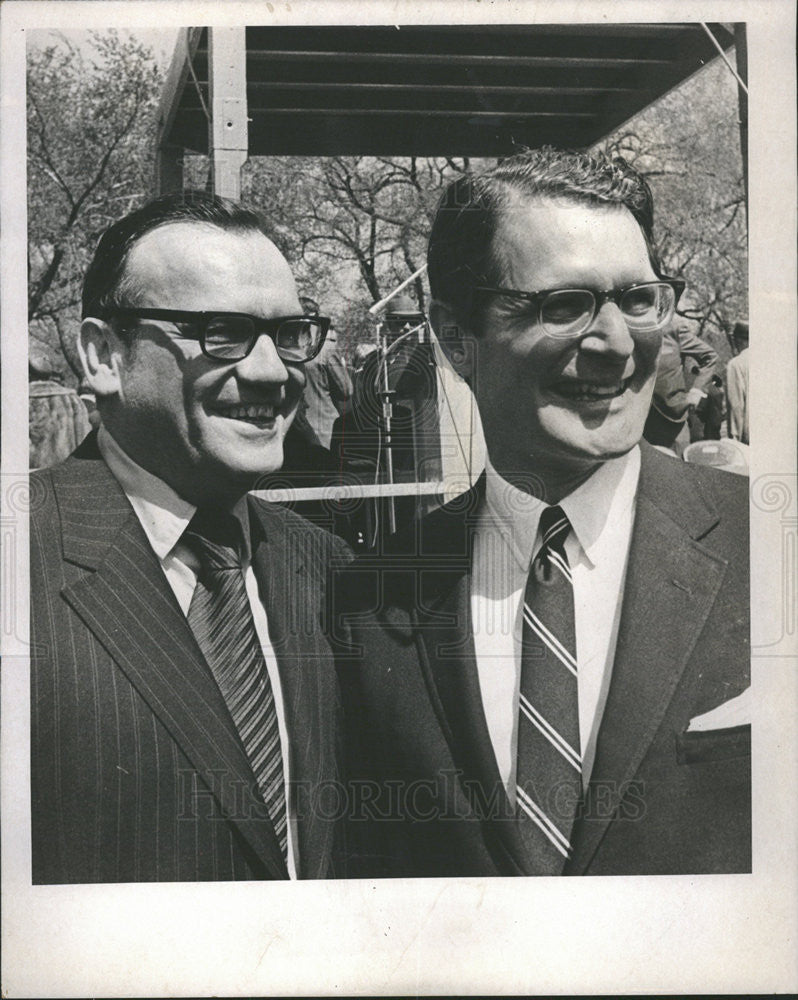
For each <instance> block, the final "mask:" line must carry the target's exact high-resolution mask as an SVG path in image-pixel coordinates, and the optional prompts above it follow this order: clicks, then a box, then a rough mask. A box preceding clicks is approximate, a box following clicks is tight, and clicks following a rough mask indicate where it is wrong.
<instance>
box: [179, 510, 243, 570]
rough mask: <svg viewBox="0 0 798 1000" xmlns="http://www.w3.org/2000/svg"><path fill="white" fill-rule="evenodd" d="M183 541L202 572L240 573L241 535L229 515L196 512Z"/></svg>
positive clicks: (217, 512) (232, 517)
mask: <svg viewBox="0 0 798 1000" xmlns="http://www.w3.org/2000/svg"><path fill="white" fill-rule="evenodd" d="M183 540H184V542H185V544H186V545H187V546H188V547H189V548H190V549H191V551H192V552H193V553H194V554H195V555H196V557H197V558H198V559H199V561H200V566H201V567H202V568H203V569H204V570H208V571H212V570H230V569H238V570H240V569H241V550H242V547H243V534H242V531H241V525H240V524H239V522H238V519H237V518H236V517H234V516H233V515H232V514H231V513H230V512H229V511H226V510H219V509H217V508H211V507H204V508H203V507H200V508H198V510H197V512H196V513H195V514H194V516H193V517H192V519H191V521H190V523H189V525H188V527H187V528H186V530H185V532H184V533H183Z"/></svg>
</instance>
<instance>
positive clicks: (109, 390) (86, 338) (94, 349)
mask: <svg viewBox="0 0 798 1000" xmlns="http://www.w3.org/2000/svg"><path fill="white" fill-rule="evenodd" d="M77 346H78V355H79V356H80V363H81V365H82V366H83V374H84V376H85V379H86V382H87V383H88V384H89V386H90V387H91V389H92V391H93V392H94V394H95V396H96V397H97V398H98V399H100V398H101V397H102V398H106V397H108V396H116V395H118V394H119V391H120V388H121V380H120V368H119V357H120V350H119V340H118V338H117V336H116V334H115V333H114V331H113V330H112V329H111V327H110V326H109V325H108V324H107V323H105V322H104V321H103V320H101V319H84V320H83V322H82V323H81V325H80V333H79V334H78V345H77Z"/></svg>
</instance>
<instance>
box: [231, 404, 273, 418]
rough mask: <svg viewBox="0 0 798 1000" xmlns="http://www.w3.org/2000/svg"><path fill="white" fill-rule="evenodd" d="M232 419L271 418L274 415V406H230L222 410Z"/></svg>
mask: <svg viewBox="0 0 798 1000" xmlns="http://www.w3.org/2000/svg"><path fill="white" fill-rule="evenodd" d="M222 413H223V415H224V416H225V417H228V418H229V419H230V420H271V419H272V418H273V417H274V407H273V406H260V405H257V406H229V407H227V408H226V409H224V410H222Z"/></svg>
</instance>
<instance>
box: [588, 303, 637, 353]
mask: <svg viewBox="0 0 798 1000" xmlns="http://www.w3.org/2000/svg"><path fill="white" fill-rule="evenodd" d="M579 346H580V349H581V350H583V351H590V352H592V353H594V354H602V355H604V356H606V357H607V359H608V360H618V359H621V360H625V359H626V358H628V357H631V355H632V354H633V353H634V349H635V341H634V338H633V337H632V335H631V333H630V332H629V327H628V326H627V325H626V320H625V319H624V318H623V313H622V312H621V310H620V309H619V308H618V306H617V305H616V304H615V303H614V302H612V301H611V300H608V301H607V302H604V303H602V306H601V308H600V309H599V311H598V313H597V314H596V316H595V318H594V320H593V322H592V323H591V324H590V326H589V327H588V328H587V332H586V333H585V335H584V336H583V337H582V340H581V342H580V345H579Z"/></svg>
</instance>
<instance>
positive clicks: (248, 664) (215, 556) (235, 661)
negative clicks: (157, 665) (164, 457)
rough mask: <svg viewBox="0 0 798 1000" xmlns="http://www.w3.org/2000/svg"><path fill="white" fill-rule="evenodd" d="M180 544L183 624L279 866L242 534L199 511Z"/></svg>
mask: <svg viewBox="0 0 798 1000" xmlns="http://www.w3.org/2000/svg"><path fill="white" fill-rule="evenodd" d="M183 540H184V541H185V543H186V545H187V546H189V548H191V550H192V551H193V552H194V553H195V555H196V556H197V558H198V559H199V562H200V570H199V574H198V578H197V585H196V588H195V590H194V595H193V597H192V598H191V605H190V606H189V609H188V623H189V626H190V627H191V630H192V631H193V633H194V636H195V638H196V640H197V643H198V645H199V647H200V649H201V650H202V653H203V655H204V656H205V659H206V660H207V662H208V665H209V666H210V668H211V671H212V673H213V676H214V678H215V680H216V683H217V684H218V686H219V690H220V691H221V693H222V697H223V698H224V700H225V703H226V705H227V708H228V709H229V711H230V715H231V716H232V718H233V722H234V723H235V726H236V729H237V730H238V734H239V736H240V738H241V742H242V743H243V745H244V749H245V750H246V753H247V757H248V758H249V762H250V765H251V767H252V770H253V773H254V774H255V778H256V780H257V783H258V790H259V792H260V794H261V796H262V798H263V801H264V803H265V805H266V810H267V812H268V814H269V818H270V819H271V821H272V825H273V826H274V832H275V834H276V836H277V840H278V841H279V844H280V848H281V850H282V852H283V857H284V858H285V857H286V852H287V826H286V805H285V783H284V777H283V758H282V752H281V749H280V732H279V729H278V725H277V711H276V709H275V704H274V694H273V692H272V686H271V682H270V680H269V673H268V670H267V668H266V662H265V660H264V658H263V652H262V650H261V646H260V642H259V641H258V637H257V633H256V631H255V623H254V621H253V619H252V609H251V608H250V606H249V599H248V597H247V591H246V586H245V583H244V574H243V572H242V567H241V558H240V556H239V550H240V547H241V527H240V525H239V523H238V521H237V520H236V519H235V517H233V515H232V514H229V513H227V512H226V511H215V510H214V511H212V510H208V509H206V510H202V509H200V510H198V511H197V513H196V514H195V515H194V517H193V518H192V520H191V523H190V524H189V526H188V528H187V529H186V531H185V532H184V534H183Z"/></svg>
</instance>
